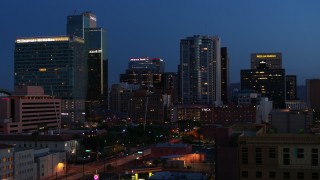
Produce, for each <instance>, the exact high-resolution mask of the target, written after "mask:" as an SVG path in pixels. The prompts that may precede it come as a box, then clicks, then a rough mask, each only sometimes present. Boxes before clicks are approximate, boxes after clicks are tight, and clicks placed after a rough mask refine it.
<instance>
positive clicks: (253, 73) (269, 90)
mask: <svg viewBox="0 0 320 180" xmlns="http://www.w3.org/2000/svg"><path fill="white" fill-rule="evenodd" d="M285 85H286V84H285V70H284V69H270V68H268V67H267V64H266V62H264V61H261V62H260V65H259V66H258V67H257V69H246V70H241V90H254V91H255V92H257V93H261V96H262V97H268V98H269V99H270V100H272V101H273V106H274V108H277V109H279V108H280V109H281V108H285V98H286V94H285V93H286V91H285Z"/></svg>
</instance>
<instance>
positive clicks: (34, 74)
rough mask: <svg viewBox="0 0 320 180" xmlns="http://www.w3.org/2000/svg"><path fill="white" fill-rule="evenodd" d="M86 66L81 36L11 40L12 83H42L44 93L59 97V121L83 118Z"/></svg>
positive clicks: (37, 84) (34, 84)
mask: <svg viewBox="0 0 320 180" xmlns="http://www.w3.org/2000/svg"><path fill="white" fill-rule="evenodd" d="M86 68H87V63H86V59H85V56H84V40H83V39H82V38H77V37H73V38H71V37H68V36H53V37H31V38H18V39H16V41H15V51H14V84H15V86H17V85H27V86H42V87H43V88H44V92H45V94H48V95H53V96H55V97H58V98H60V99H61V112H62V113H61V115H62V116H61V119H62V121H68V122H70V121H84V112H85V107H84V102H85V101H84V100H85V96H86V79H87V73H86V72H87V71H86Z"/></svg>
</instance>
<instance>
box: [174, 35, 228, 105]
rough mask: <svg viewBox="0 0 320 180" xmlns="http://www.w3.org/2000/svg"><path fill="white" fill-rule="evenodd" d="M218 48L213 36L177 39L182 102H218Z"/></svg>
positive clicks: (219, 92) (219, 57)
mask: <svg viewBox="0 0 320 180" xmlns="http://www.w3.org/2000/svg"><path fill="white" fill-rule="evenodd" d="M220 53H221V49H220V38H219V37H216V36H200V35H196V36H193V37H187V38H185V39H181V42H180V65H179V68H180V69H179V73H180V98H181V102H182V104H207V105H221V104H222V102H221V54H220Z"/></svg>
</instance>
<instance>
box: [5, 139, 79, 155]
mask: <svg viewBox="0 0 320 180" xmlns="http://www.w3.org/2000/svg"><path fill="white" fill-rule="evenodd" d="M0 143H5V144H10V145H14V146H15V147H16V148H33V149H38V148H49V150H50V151H54V152H66V153H67V156H68V157H70V156H71V155H75V153H77V150H78V148H79V144H78V141H77V140H76V139H74V138H73V136H72V135H67V134H63V135H22V134H11V135H9V134H8V135H0Z"/></svg>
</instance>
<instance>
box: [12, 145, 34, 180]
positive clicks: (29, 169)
mask: <svg viewBox="0 0 320 180" xmlns="http://www.w3.org/2000/svg"><path fill="white" fill-rule="evenodd" d="M14 179H19V180H36V179H37V168H36V165H35V164H34V149H31V148H24V149H21V148H14Z"/></svg>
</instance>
